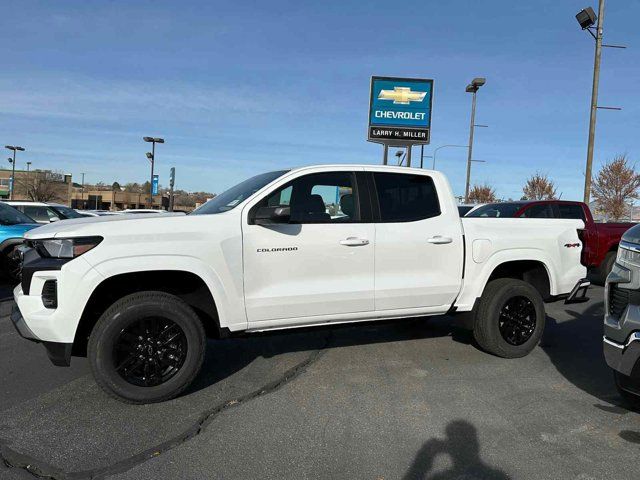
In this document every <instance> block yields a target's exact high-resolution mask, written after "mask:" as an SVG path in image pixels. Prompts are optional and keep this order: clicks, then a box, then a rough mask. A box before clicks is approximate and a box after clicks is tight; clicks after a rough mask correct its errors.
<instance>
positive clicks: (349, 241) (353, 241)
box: [340, 237, 369, 247]
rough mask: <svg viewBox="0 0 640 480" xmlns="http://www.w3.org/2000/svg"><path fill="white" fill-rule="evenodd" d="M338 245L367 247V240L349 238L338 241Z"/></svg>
mask: <svg viewBox="0 0 640 480" xmlns="http://www.w3.org/2000/svg"><path fill="white" fill-rule="evenodd" d="M340 245H344V246H346V247H360V246H362V245H369V240H367V239H366V238H357V237H349V238H347V239H345V240H340Z"/></svg>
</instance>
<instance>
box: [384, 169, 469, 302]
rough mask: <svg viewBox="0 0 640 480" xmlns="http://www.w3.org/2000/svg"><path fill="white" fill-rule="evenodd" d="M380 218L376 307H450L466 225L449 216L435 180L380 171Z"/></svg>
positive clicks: (457, 281) (457, 283)
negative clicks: (443, 206)
mask: <svg viewBox="0 0 640 480" xmlns="http://www.w3.org/2000/svg"><path fill="white" fill-rule="evenodd" d="M374 180H375V189H376V192H377V194H376V196H377V198H378V201H379V205H380V221H379V222H378V223H376V252H375V282H376V289H375V306H376V310H391V309H408V308H432V307H437V306H442V310H443V312H444V311H446V310H448V308H449V306H450V305H451V304H452V303H453V301H454V299H455V298H456V296H457V295H458V292H459V289H460V283H461V280H460V279H461V277H462V260H463V245H462V227H461V224H460V219H459V218H458V217H457V214H456V215H455V217H454V215H453V214H452V212H447V213H448V214H444V213H443V212H442V211H441V209H440V205H439V202H438V197H437V191H436V189H435V185H434V183H433V181H432V179H431V178H430V177H428V176H425V175H407V174H395V173H374Z"/></svg>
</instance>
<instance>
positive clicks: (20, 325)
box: [11, 305, 73, 367]
mask: <svg viewBox="0 0 640 480" xmlns="http://www.w3.org/2000/svg"><path fill="white" fill-rule="evenodd" d="M11 323H13V326H14V327H15V329H16V330H17V332H18V334H19V335H20V336H21V337H22V338H25V339H27V340H30V341H32V342H36V343H42V345H43V346H44V348H45V349H46V350H47V355H48V356H49V360H51V363H53V364H54V365H56V366H58V367H68V366H69V365H71V350H72V348H73V343H60V342H46V341H42V340H40V339H39V338H38V337H37V336H36V335H35V334H34V333H33V332H32V331H31V329H30V328H29V326H28V325H27V323H26V322H25V321H24V318H22V314H21V313H20V309H19V308H18V305H14V306H13V309H12V311H11Z"/></svg>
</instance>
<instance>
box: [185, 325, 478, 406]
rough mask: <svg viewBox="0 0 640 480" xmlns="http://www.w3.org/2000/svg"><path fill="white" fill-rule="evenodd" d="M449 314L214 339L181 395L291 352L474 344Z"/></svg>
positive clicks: (468, 334) (470, 335) (196, 390)
mask: <svg viewBox="0 0 640 480" xmlns="http://www.w3.org/2000/svg"><path fill="white" fill-rule="evenodd" d="M451 323H452V322H451V321H450V319H448V318H446V317H432V318H428V317H420V318H412V319H406V320H402V321H398V320H397V319H396V320H394V321H389V322H386V321H385V322H374V323H370V324H367V325H355V326H354V325H353V324H351V325H349V324H346V325H337V326H336V325H333V326H330V327H310V328H308V329H293V330H281V331H277V332H265V333H253V334H250V335H247V336H246V337H236V338H230V339H224V340H211V341H209V343H208V345H207V353H206V357H205V361H204V365H203V367H202V371H201V373H200V375H199V376H198V377H197V378H196V380H195V382H194V384H193V385H192V386H191V387H190V388H188V389H187V390H186V392H185V393H184V394H183V395H182V397H185V396H189V395H191V394H193V393H196V392H198V391H199V390H202V389H206V388H208V387H210V386H212V385H215V384H216V383H218V382H220V381H221V380H224V379H226V378H228V377H230V376H232V375H233V374H234V373H236V372H238V371H240V370H242V369H243V368H245V367H246V366H247V365H248V364H250V363H252V362H253V361H254V360H255V359H256V358H274V357H278V356H280V355H283V354H287V353H292V352H305V351H310V350H315V349H318V348H324V344H325V343H326V338H327V337H328V336H331V341H330V343H329V344H328V345H326V347H327V348H339V347H349V346H354V345H370V344H376V343H385V342H398V341H403V340H411V339H427V338H437V337H446V336H451V338H452V339H453V340H454V341H456V342H458V343H463V344H471V343H472V340H473V335H472V334H471V333H470V332H468V331H466V330H463V329H459V328H456V327H452V325H451Z"/></svg>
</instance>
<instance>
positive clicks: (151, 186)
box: [142, 137, 164, 208]
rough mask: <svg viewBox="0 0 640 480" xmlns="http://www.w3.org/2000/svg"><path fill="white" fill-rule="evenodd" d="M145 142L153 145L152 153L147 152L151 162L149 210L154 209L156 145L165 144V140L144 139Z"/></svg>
mask: <svg viewBox="0 0 640 480" xmlns="http://www.w3.org/2000/svg"><path fill="white" fill-rule="evenodd" d="M142 139H143V140H144V141H145V142H149V143H151V153H149V152H147V158H148V159H149V161H150V162H151V181H150V182H149V208H153V164H154V162H155V160H156V143H164V138H159V137H142Z"/></svg>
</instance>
